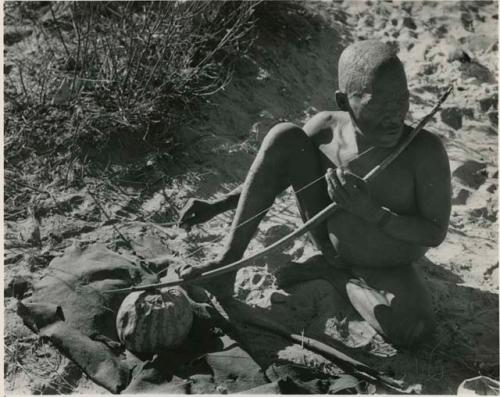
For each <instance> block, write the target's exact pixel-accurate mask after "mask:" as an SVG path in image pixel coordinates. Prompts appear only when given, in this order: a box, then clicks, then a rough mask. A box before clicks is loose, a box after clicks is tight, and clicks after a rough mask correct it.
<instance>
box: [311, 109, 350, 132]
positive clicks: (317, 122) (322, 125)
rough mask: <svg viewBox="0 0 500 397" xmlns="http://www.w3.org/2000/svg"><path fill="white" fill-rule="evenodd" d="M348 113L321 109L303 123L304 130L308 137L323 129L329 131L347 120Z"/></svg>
mask: <svg viewBox="0 0 500 397" xmlns="http://www.w3.org/2000/svg"><path fill="white" fill-rule="evenodd" d="M348 117H349V115H348V113H346V112H339V111H323V112H319V113H316V114H315V115H314V116H313V117H311V118H310V119H309V121H308V122H307V123H306V124H305V125H304V131H305V132H306V134H307V135H309V136H310V137H315V136H317V135H319V134H321V133H322V132H324V131H331V130H332V128H335V127H336V126H337V125H339V124H343V123H346V122H347V121H348Z"/></svg>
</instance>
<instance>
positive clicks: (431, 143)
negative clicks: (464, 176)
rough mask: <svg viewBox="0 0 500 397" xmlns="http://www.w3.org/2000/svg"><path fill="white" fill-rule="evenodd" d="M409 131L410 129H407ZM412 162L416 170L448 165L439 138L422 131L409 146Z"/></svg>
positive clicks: (446, 156)
mask: <svg viewBox="0 0 500 397" xmlns="http://www.w3.org/2000/svg"><path fill="white" fill-rule="evenodd" d="M409 130H411V128H410V129H409ZM409 149H410V150H409V152H410V153H411V158H412V162H413V163H414V164H415V165H416V166H417V168H419V169H420V168H422V167H423V168H426V169H427V168H428V167H431V168H432V167H433V166H436V165H438V164H448V155H447V153H446V148H445V146H444V143H443V141H442V140H441V138H440V137H439V136H438V135H436V134H433V133H432V132H429V131H427V130H422V131H420V133H419V134H418V135H417V136H416V137H415V139H414V140H413V142H412V143H411V145H410V146H409Z"/></svg>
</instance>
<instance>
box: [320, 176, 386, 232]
mask: <svg viewBox="0 0 500 397" xmlns="http://www.w3.org/2000/svg"><path fill="white" fill-rule="evenodd" d="M326 181H327V185H328V195H329V196H330V198H331V199H332V200H333V201H335V202H336V203H337V204H338V205H339V206H340V207H341V208H343V209H344V210H346V211H348V212H350V213H352V214H354V215H356V216H359V217H360V218H362V219H364V220H366V221H367V222H370V223H376V222H377V221H378V219H379V217H380V211H381V208H380V206H379V205H378V204H377V203H376V202H375V201H374V200H373V198H372V197H371V194H370V190H369V189H368V186H367V185H366V182H365V181H364V180H363V179H361V178H360V177H358V176H357V175H354V174H353V173H351V172H349V171H345V170H344V169H342V168H340V167H339V168H337V169H336V170H333V169H332V168H329V169H328V170H327V172H326Z"/></svg>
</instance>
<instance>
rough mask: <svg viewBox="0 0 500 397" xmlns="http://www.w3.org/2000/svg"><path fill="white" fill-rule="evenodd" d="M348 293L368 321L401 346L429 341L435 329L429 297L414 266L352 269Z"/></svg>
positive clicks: (352, 302)
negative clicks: (352, 275) (427, 338)
mask: <svg viewBox="0 0 500 397" xmlns="http://www.w3.org/2000/svg"><path fill="white" fill-rule="evenodd" d="M353 273H354V274H355V276H356V277H355V278H353V279H351V280H349V281H348V282H347V283H346V287H345V288H346V293H347V295H348V297H349V299H350V301H351V304H352V305H353V306H354V308H355V309H356V310H357V311H358V312H359V313H360V314H361V316H362V317H363V318H365V320H367V321H368V322H370V324H371V325H372V326H373V327H375V328H376V329H377V330H378V331H379V332H381V333H383V334H384V335H385V336H386V337H388V339H390V340H391V341H393V342H395V343H396V344H400V345H411V344H414V343H416V342H419V341H422V340H423V339H425V338H426V337H428V336H429V335H430V334H431V333H432V330H433V327H434V319H433V311H432V304H431V299H430V295H429V293H428V291H427V288H426V287H425V284H424V281H423V279H422V277H421V276H420V274H419V272H418V271H417V270H416V269H415V267H414V265H409V266H401V267H393V268H375V269H367V268H363V269H359V268H356V269H353Z"/></svg>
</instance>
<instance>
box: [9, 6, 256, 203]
mask: <svg viewBox="0 0 500 397" xmlns="http://www.w3.org/2000/svg"><path fill="white" fill-rule="evenodd" d="M257 4H258V3H256V2H231V1H210V2H206V1H187V2H170V1H169V2H34V3H32V4H31V3H24V2H16V3H13V2H10V4H9V7H10V9H12V8H17V9H18V13H17V14H18V15H20V16H21V17H22V19H23V21H24V22H23V23H26V21H27V20H29V21H30V24H31V25H32V26H33V27H34V32H35V33H34V34H33V36H36V38H37V39H36V49H35V51H34V52H32V54H31V55H28V56H26V57H24V58H19V57H17V59H14V58H13V59H9V57H10V52H8V53H7V55H6V61H7V62H9V63H11V64H13V69H12V71H11V72H10V73H9V74H8V75H7V77H6V82H5V89H4V93H5V99H6V106H5V112H6V117H5V120H6V122H5V154H6V156H5V160H6V164H5V165H6V169H7V170H8V171H10V172H12V173H16V178H17V180H21V181H24V182H27V183H28V184H30V185H35V186H40V183H41V181H44V180H45V181H50V180H52V179H53V178H54V176H53V175H52V174H53V172H54V169H57V168H58V167H59V168H60V166H64V167H66V166H67V164H69V163H71V162H73V161H74V160H75V159H81V158H83V157H85V156H87V157H88V156H91V157H94V158H100V157H99V155H100V154H102V153H105V152H111V151H113V150H116V149H117V147H119V146H120V145H122V146H123V145H124V146H128V147H129V148H130V147H132V148H137V149H138V148H140V147H143V148H144V150H150V151H151V150H155V151H162V152H164V153H165V152H167V153H168V152H169V151H171V150H172V148H173V147H174V146H175V131H176V128H177V126H179V125H180V124H181V123H183V124H185V123H189V122H190V121H191V119H192V114H193V112H195V111H196V109H197V107H198V106H199V105H200V104H201V103H203V101H205V100H206V99H205V98H207V97H208V96H210V95H213V94H214V93H216V92H218V91H219V90H221V89H223V88H224V87H225V86H226V85H227V84H228V83H229V81H230V79H231V75H232V64H233V63H234V61H236V60H238V58H239V57H240V56H241V55H242V54H243V53H245V52H246V51H247V50H248V49H249V48H250V46H251V44H252V41H253V38H254V35H253V34H251V31H252V29H253V26H254V17H253V11H254V8H255V7H256V6H257ZM40 9H41V10H42V11H44V13H41V12H40ZM41 14H43V15H41ZM110 149H112V150H110ZM21 164H22V166H23V168H24V170H25V171H24V174H22V175H19V169H20V168H21V167H20V165H21ZM34 179H36V180H34ZM10 185H11V186H10V187H7V189H6V195H7V198H8V197H9V196H12V195H15V193H16V192H17V191H19V185H17V187H15V186H14V185H13V184H10ZM21 190H22V189H21ZM7 206H9V205H8V204H7Z"/></svg>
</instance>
